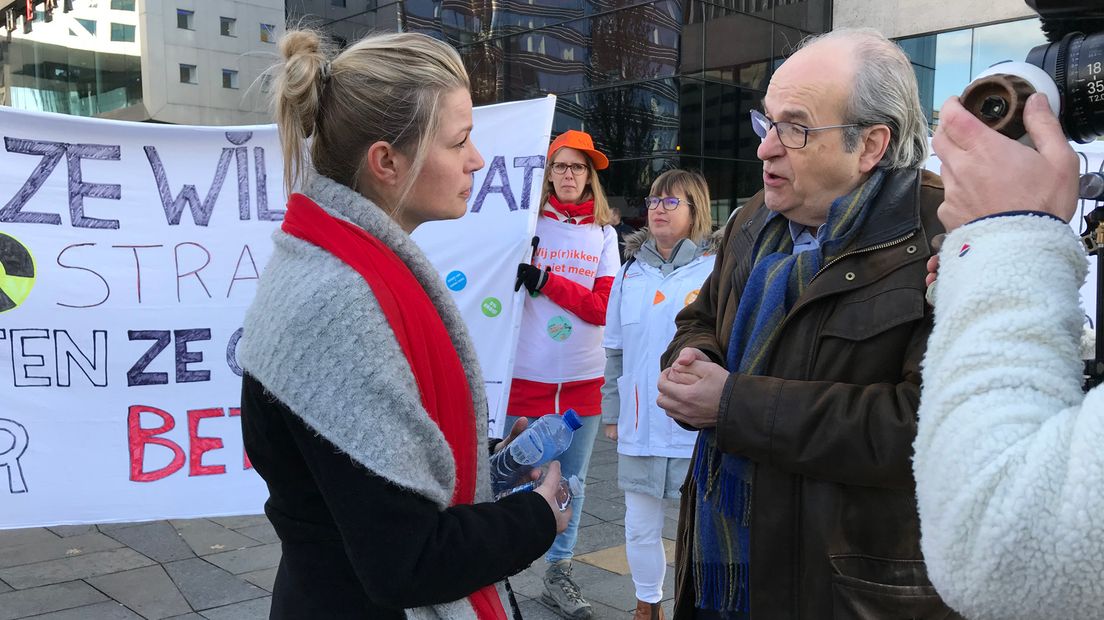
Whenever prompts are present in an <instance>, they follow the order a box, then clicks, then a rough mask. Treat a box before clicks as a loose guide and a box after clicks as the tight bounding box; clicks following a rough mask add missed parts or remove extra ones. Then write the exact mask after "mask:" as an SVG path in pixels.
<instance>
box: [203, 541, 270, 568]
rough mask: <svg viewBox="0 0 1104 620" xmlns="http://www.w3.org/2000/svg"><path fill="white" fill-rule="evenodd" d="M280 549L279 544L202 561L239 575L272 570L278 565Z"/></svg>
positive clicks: (232, 552)
mask: <svg viewBox="0 0 1104 620" xmlns="http://www.w3.org/2000/svg"><path fill="white" fill-rule="evenodd" d="M280 554H281V547H280V544H279V543H275V544H271V545H262V546H260V547H249V548H248V549H237V550H235V551H227V552H225V553H215V554H212V555H208V556H205V557H204V559H205V560H207V561H208V562H210V563H211V564H214V565H215V566H218V567H219V568H221V569H223V570H225V571H227V572H230V573H234V574H235V575H240V574H241V573H249V572H253V571H257V570H261V569H263V568H273V567H275V566H276V565H278V564H279V563H280Z"/></svg>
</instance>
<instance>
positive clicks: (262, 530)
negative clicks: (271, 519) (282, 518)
mask: <svg viewBox="0 0 1104 620" xmlns="http://www.w3.org/2000/svg"><path fill="white" fill-rule="evenodd" d="M234 531H235V532H237V533H239V534H242V535H243V536H248V537H250V538H252V539H253V540H255V541H257V542H259V543H263V544H266V545H267V544H269V543H275V542H280V537H279V536H277V535H276V530H275V528H273V527H272V524H271V523H265V524H263V525H254V526H252V527H239V528H237V529H235V530H234Z"/></svg>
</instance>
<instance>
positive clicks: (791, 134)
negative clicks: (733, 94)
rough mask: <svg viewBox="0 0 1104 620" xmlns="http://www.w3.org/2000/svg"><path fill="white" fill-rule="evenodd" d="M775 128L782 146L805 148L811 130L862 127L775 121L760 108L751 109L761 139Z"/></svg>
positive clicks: (752, 126)
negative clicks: (812, 125) (806, 124)
mask: <svg viewBox="0 0 1104 620" xmlns="http://www.w3.org/2000/svg"><path fill="white" fill-rule="evenodd" d="M772 127H773V128H774V130H775V131H776V132H778V140H779V142H781V143H782V146H784V147H786V148H788V149H803V148H805V145H806V144H807V143H808V142H809V132H810V131H822V130H825V129H843V128H846V127H861V125H859V124H858V123H850V124H847V125H824V126H823V127H806V126H804V125H798V124H797V123H786V122H778V123H776V122H774V121H772V120H771V119H769V118H767V117H766V116H765V115H764V114H763V113H762V112H760V111H759V110H752V111H751V128H752V129H754V130H755V135H757V136H759V139H760V140H766V139H767V133H768V132H770V130H771V128H772Z"/></svg>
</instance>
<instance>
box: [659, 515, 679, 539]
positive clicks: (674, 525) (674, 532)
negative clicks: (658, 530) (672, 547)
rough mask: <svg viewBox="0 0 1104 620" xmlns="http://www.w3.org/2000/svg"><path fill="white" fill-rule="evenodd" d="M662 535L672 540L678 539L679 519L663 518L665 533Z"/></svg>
mask: <svg viewBox="0 0 1104 620" xmlns="http://www.w3.org/2000/svg"><path fill="white" fill-rule="evenodd" d="M660 535H661V536H663V537H664V538H668V539H670V540H677V539H678V519H663V533H662V534H660Z"/></svg>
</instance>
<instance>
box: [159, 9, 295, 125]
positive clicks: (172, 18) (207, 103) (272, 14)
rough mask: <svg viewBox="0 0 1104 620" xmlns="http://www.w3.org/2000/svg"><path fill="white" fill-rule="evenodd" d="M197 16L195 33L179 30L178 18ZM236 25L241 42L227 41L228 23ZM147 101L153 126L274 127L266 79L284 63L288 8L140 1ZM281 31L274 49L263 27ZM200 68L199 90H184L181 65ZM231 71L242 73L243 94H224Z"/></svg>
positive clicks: (230, 38) (231, 91)
mask: <svg viewBox="0 0 1104 620" xmlns="http://www.w3.org/2000/svg"><path fill="white" fill-rule="evenodd" d="M179 9H183V10H189V11H193V17H192V19H193V24H192V25H193V29H191V30H188V29H183V28H179V27H178V23H177V11H178V10H179ZM221 17H229V18H233V19H236V20H237V21H236V23H235V29H234V36H223V35H222V34H221V30H220V28H221V26H220V22H221V20H220V18H221ZM139 20H140V21H141V23H142V24H143V28H142V36H141V50H142V76H143V78H144V79H143V85H142V86H143V100H144V102H145V107H146V111H147V113H148V118H149V119H150V120H154V121H158V122H163V123H174V124H187V125H241V124H260V123H269V122H271V115H270V114H269V112H268V107H267V106H268V103H267V88H266V84H265V82H264V80H262V79H261V74H262V73H263V72H264V71H265V69H267V68H268V67H270V66H271V65H272V64H273V63H275V62H276V61H277V59H278V56H277V48H276V44H275V41H276V40H277V39H278V38H279V37H280V36H281V35H282V34H283V32H284V3H283V1H282V0H236V1H234V2H227V1H222V2H208V1H203V0H140V6H139ZM262 23H263V24H271V25H273V26H275V37H272V38H271V39H270V42H264V41H262V40H261V24H262ZM181 64H188V65H194V66H195V67H196V79H195V83H194V84H189V83H182V82H181V75H180V65H181ZM223 69H229V70H234V71H237V72H238V75H237V88H224V87H223V73H222V72H223Z"/></svg>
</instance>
